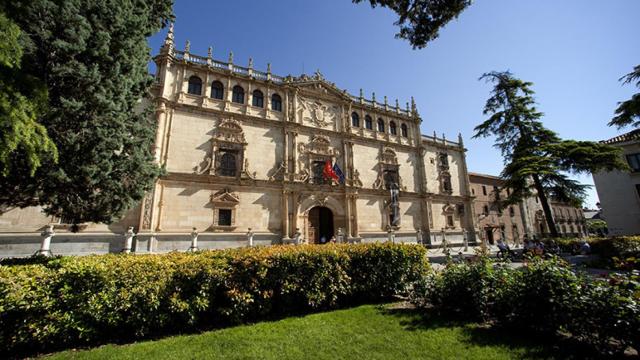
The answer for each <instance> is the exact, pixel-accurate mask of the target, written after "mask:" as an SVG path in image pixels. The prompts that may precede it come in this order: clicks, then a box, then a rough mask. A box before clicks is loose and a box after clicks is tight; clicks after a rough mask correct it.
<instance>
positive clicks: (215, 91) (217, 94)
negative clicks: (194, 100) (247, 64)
mask: <svg viewBox="0 0 640 360" xmlns="http://www.w3.org/2000/svg"><path fill="white" fill-rule="evenodd" d="M211 98H213V99H220V100H222V99H223V98H224V85H222V83H221V82H220V81H214V82H212V83H211Z"/></svg>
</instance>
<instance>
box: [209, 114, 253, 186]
mask: <svg viewBox="0 0 640 360" xmlns="http://www.w3.org/2000/svg"><path fill="white" fill-rule="evenodd" d="M246 149H247V142H246V140H245V137H244V131H243V130H242V126H241V124H240V122H239V121H237V120H234V119H225V120H222V121H220V123H219V124H218V126H217V128H216V130H215V132H214V134H213V137H212V139H211V154H212V158H213V159H212V160H213V161H212V166H211V168H210V169H209V174H210V175H214V176H218V177H221V178H235V179H237V180H239V179H240V177H241V176H242V175H243V174H245V173H247V171H248V169H245V168H244V165H245V152H246ZM225 152H235V154H236V174H235V176H224V175H220V174H219V170H220V168H221V165H222V156H223V155H224V153H225Z"/></svg>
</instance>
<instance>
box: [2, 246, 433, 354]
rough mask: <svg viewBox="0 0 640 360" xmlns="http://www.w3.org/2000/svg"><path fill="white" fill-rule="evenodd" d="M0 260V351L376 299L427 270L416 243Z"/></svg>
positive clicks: (127, 337) (121, 338)
mask: <svg viewBox="0 0 640 360" xmlns="http://www.w3.org/2000/svg"><path fill="white" fill-rule="evenodd" d="M37 262H38V263H37V264H32V265H14V266H2V267H0V341H1V343H2V349H1V352H2V353H4V354H13V355H16V354H32V353H35V352H42V351H52V350H57V349H62V348H68V347H75V346H85V345H93V344H99V343H105V342H130V341H132V340H135V339H140V338H144V337H149V336H158V335H163V334H170V333H178V332H185V331H194V330H198V329H205V328H211V327H217V326H224V325H229V324H236V323H240V322H248V321H255V320H258V319H263V318H266V317H271V316H282V315H287V314H292V313H300V312H305V311H313V310H319V309H331V308H336V307H339V306H344V305H348V304H350V303H353V302H355V301H380V300H383V299H387V298H389V297H391V296H393V295H395V294H398V293H402V292H405V291H406V290H407V288H408V287H409V286H410V285H411V284H412V283H413V282H415V281H416V280H418V279H419V278H421V277H422V276H423V275H424V274H425V273H426V271H427V270H428V268H429V267H428V263H427V261H426V251H425V249H424V248H423V247H421V246H416V245H397V244H388V243H385V244H366V245H326V246H273V247H256V248H244V249H233V250H225V251H203V252H197V253H170V254H166V255H102V256H87V257H62V258H56V259H51V260H47V261H42V260H39V261H37Z"/></svg>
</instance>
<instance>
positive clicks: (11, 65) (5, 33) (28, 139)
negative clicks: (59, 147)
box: [0, 9, 58, 181]
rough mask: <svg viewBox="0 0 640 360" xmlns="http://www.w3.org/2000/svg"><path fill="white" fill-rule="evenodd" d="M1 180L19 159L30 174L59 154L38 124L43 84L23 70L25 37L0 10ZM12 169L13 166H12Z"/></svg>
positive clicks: (44, 94) (44, 96)
mask: <svg viewBox="0 0 640 360" xmlns="http://www.w3.org/2000/svg"><path fill="white" fill-rule="evenodd" d="M0 38H2V41H1V42H0V181H2V180H3V179H4V178H5V177H7V176H8V175H9V173H10V172H13V171H16V169H12V167H13V166H12V161H11V158H21V159H22V160H21V165H22V166H24V168H23V171H25V172H26V173H27V174H29V175H33V174H34V173H35V171H36V169H37V168H38V167H40V165H41V164H42V162H43V161H50V162H54V163H55V162H56V161H57V159H58V153H57V151H56V147H55V145H54V143H53V142H52V141H51V139H50V138H49V137H48V136H47V129H46V128H45V127H44V126H42V125H41V124H39V123H38V122H37V117H38V116H40V115H42V113H43V112H44V111H45V109H46V107H47V89H46V88H45V87H44V85H43V83H42V81H40V80H39V79H37V78H35V77H33V76H31V75H29V74H25V73H24V72H23V71H22V68H21V66H22V55H23V49H22V47H23V45H22V43H24V41H25V36H24V34H22V32H21V31H20V28H19V27H18V26H17V25H16V24H15V23H14V22H13V21H11V20H9V19H8V18H7V17H6V16H5V15H4V13H2V11H1V9H0ZM13 165H14V166H15V164H13Z"/></svg>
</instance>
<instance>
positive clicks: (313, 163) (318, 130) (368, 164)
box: [0, 28, 475, 253]
mask: <svg viewBox="0 0 640 360" xmlns="http://www.w3.org/2000/svg"><path fill="white" fill-rule="evenodd" d="M189 47H190V46H189V43H187V45H186V46H185V49H184V51H179V50H177V49H175V47H174V43H173V29H172V28H171V29H170V31H169V34H168V35H167V38H166V40H165V43H164V45H163V46H162V48H161V50H160V53H159V54H158V55H157V56H156V57H155V58H154V61H155V63H156V69H157V72H156V74H155V78H156V81H155V83H154V85H153V87H152V93H153V95H154V97H153V105H154V106H155V109H156V111H155V115H154V116H155V117H156V120H157V124H158V131H157V137H156V141H155V156H156V161H157V162H158V163H159V164H160V165H162V166H164V167H165V169H166V175H165V176H163V177H162V178H160V179H158V180H157V182H156V184H155V188H154V190H153V191H152V192H150V193H149V194H147V196H146V197H145V199H144V200H143V201H142V203H141V204H140V206H139V207H138V208H136V209H133V210H132V211H131V213H130V214H129V215H128V216H127V217H126V218H125V219H123V220H122V221H121V222H120V223H119V224H114V225H110V226H109V227H107V226H105V225H99V224H87V225H86V227H85V229H84V230H83V231H82V232H81V233H80V234H73V235H72V234H69V235H70V236H80V237H82V236H84V237H85V238H86V237H93V238H99V237H101V236H102V237H104V238H105V239H106V238H108V237H109V236H111V237H113V235H114V232H121V233H123V232H124V229H126V227H128V226H134V228H135V231H136V232H137V236H136V239H135V241H134V245H133V247H134V251H138V252H146V251H150V252H156V251H160V252H161V251H170V250H186V249H188V248H189V233H190V232H192V229H193V228H195V229H196V231H197V232H198V233H199V235H198V239H199V244H200V247H201V248H223V247H231V246H242V245H245V244H246V239H247V233H250V234H252V238H253V240H254V243H256V244H276V243H293V242H296V243H299V242H308V243H321V242H324V241H328V240H329V239H331V238H332V237H334V236H335V237H336V238H337V239H338V241H345V242H347V241H351V242H356V241H364V242H366V241H385V240H388V239H389V238H392V239H393V240H394V241H404V242H421V243H424V244H430V245H438V244H440V242H441V241H442V238H443V237H446V238H447V241H449V242H462V239H463V236H467V239H468V240H469V241H470V242H473V241H474V239H475V233H474V215H473V211H474V209H473V207H472V196H471V193H470V191H469V178H468V174H467V169H466V160H465V149H464V145H463V143H462V138H461V136H459V137H458V139H457V141H450V140H447V139H445V138H444V136H442V137H437V136H436V135H435V134H434V135H433V136H425V135H422V134H421V132H420V124H421V122H422V119H421V118H420V116H419V114H418V111H417V107H416V104H415V102H414V101H413V99H412V100H411V102H410V103H407V105H406V107H404V108H403V107H400V106H399V103H398V101H397V100H396V101H395V103H393V104H390V103H389V102H388V101H387V98H386V97H385V98H383V100H382V101H380V100H376V98H375V94H374V95H373V97H372V98H371V99H365V98H364V96H363V94H362V91H361V93H360V94H359V96H354V95H350V94H348V93H347V92H346V90H341V89H339V88H338V87H336V85H335V84H334V83H332V82H329V81H327V80H326V79H325V78H324V77H323V76H322V74H320V72H316V73H315V74H314V75H311V76H309V75H301V76H299V77H293V76H286V77H283V76H278V75H275V74H273V73H271V69H270V66H268V68H267V71H266V72H264V71H259V70H257V69H254V67H253V63H252V61H251V60H249V65H248V66H247V67H243V66H239V65H237V64H236V63H234V59H233V55H232V54H230V55H229V58H228V60H227V61H226V62H222V61H218V60H215V59H214V58H213V56H212V53H211V50H210V51H209V54H208V56H197V55H194V54H191V53H190V49H189ZM328 175H330V176H328ZM331 177H334V178H335V179H331ZM25 212H27V213H29V212H30V213H29V214H30V215H29V216H33V215H34V214H36V213H37V212H38V209H24V210H16V211H15V212H14V213H11V212H9V213H6V214H4V215H3V216H2V217H0V231H3V232H7V231H9V232H10V231H15V230H16V229H21V231H26V232H27V233H29V232H31V235H28V236H33V232H34V231H40V230H41V229H42V227H43V226H45V225H46V224H47V223H49V222H50V221H51V220H52V219H47V218H46V217H44V216H40V217H39V218H38V216H36V217H35V218H34V220H33V221H32V222H31V223H29V226H25V223H24V222H23V221H21V220H18V221H9V222H11V224H10V225H6V223H7V219H9V218H14V219H15V218H20V217H24V216H25V215H24V214H25ZM2 218H4V219H5V220H2ZM3 221H4V222H5V224H3V223H2V222H3ZM58 227H60V228H61V227H63V226H62V225H58ZM67 234H68V233H66V232H64V229H62V230H60V233H59V234H58V235H56V237H55V238H54V243H53V245H52V247H55V243H56V239H62V238H64V236H66V235H67ZM25 236H27V235H25ZM2 238H3V236H2V235H0V252H2V251H4V250H2V246H3V245H2V240H1V239H2ZM72 241H73V240H72ZM105 241H106V240H105ZM109 241H111V240H109ZM114 241H115V240H114ZM118 241H120V240H118ZM78 242H79V243H80V242H81V241H78ZM100 244H101V245H96V246H97V247H94V248H93V250H95V251H94V252H107V251H112V252H113V251H118V249H119V248H118V246H117V245H114V244H112V243H109V244H110V245H108V246H107V245H105V244H106V243H105V242H100ZM97 248H100V249H97ZM5 249H6V247H5ZM75 250H79V249H78V248H77V247H76V248H75ZM71 252H73V251H71ZM78 252H84V251H75V253H78Z"/></svg>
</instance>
